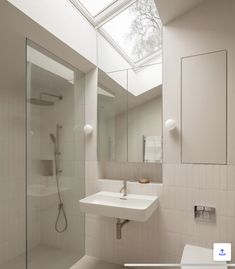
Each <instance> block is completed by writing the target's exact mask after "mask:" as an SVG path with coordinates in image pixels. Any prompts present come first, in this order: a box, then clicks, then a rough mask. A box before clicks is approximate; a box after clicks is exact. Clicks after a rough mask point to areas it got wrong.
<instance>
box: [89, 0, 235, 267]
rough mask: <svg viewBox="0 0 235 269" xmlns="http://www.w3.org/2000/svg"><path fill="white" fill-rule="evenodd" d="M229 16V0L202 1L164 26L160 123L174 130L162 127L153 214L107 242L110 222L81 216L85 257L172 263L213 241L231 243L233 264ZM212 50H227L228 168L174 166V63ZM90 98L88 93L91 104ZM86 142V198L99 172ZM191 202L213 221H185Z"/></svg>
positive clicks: (177, 159) (177, 151)
mask: <svg viewBox="0 0 235 269" xmlns="http://www.w3.org/2000/svg"><path fill="white" fill-rule="evenodd" d="M234 12H235V4H234V1H231V0H228V1H219V0H208V1H205V2H203V4H202V5H200V6H198V7H196V8H195V9H194V10H192V11H191V12H189V13H187V14H185V15H184V16H182V17H181V18H179V19H178V20H175V21H173V22H172V23H171V24H169V25H167V26H165V27H164V50H163V52H164V55H163V66H164V68H163V69H164V71H163V118H164V121H165V120H166V119H168V118H173V119H175V120H176V122H177V131H176V132H173V133H170V132H168V131H167V130H165V129H164V134H163V138H164V147H163V148H164V154H163V157H164V164H163V171H162V174H163V175H162V177H163V193H162V195H161V197H160V208H159V209H158V210H157V212H155V213H154V215H153V216H152V217H151V219H150V220H149V221H148V222H146V223H135V222H130V223H129V224H127V225H126V226H125V227H124V228H123V238H122V240H120V241H118V240H116V239H115V220H113V219H109V218H102V217H98V216H95V215H87V218H86V253H87V254H88V255H94V256H96V257H98V258H101V259H104V260H108V261H111V262H117V263H123V262H168V263H169V262H174V263H175V262H180V259H181V255H182V252H183V247H184V245H185V244H195V245H199V246H204V247H210V248H211V247H212V242H214V241H218V242H231V243H232V244H233V253H232V260H233V262H234V261H235V247H234V244H235V232H234V231H235V229H234V227H235V165H234V156H235V155H234V154H233V153H234V148H235V147H234V141H235V140H234V130H235V128H234V126H235V125H234V111H233V110H234V100H235V98H234V87H233V85H234V83H235V81H234V76H233V72H234V63H235V62H234V61H233V59H234V57H233V56H234V42H235V41H234V27H232V25H233V22H234ZM218 18H219V19H218ZM221 22H223V23H221ZM218 49H228V91H229V99H228V163H229V164H228V165H198V164H181V144H180V140H181V139H180V136H181V133H180V132H181V130H180V111H181V109H180V108H181V104H180V77H181V74H180V61H181V57H182V56H187V55H191V54H197V53H202V52H205V51H213V50H218ZM91 94H92V91H90V92H89V98H91ZM95 94H96V88H95V87H94V89H93V98H95ZM89 98H88V99H87V104H89V100H90V99H89ZM94 109H95V108H94ZM89 113H90V114H89ZM92 113H93V114H92ZM95 113H96V112H91V111H88V112H87V114H89V116H90V117H93V121H94V126H95V127H96V122H95V118H96V114H95ZM91 115H93V116H91ZM94 135H95V134H94ZM87 142H91V143H89V144H87V146H88V147H89V149H88V150H89V152H91V149H92V150H93V155H92V161H91V159H90V160H89V161H88V162H87V165H86V173H87V174H86V184H87V185H86V187H87V194H90V193H93V192H95V191H97V190H98V189H97V182H96V178H99V177H100V176H101V175H105V173H103V172H102V166H101V165H100V164H98V163H97V159H96V155H95V154H96V143H95V142H94V141H93V142H92V141H87ZM114 166H116V167H118V170H119V171H118V173H117V174H118V175H119V177H124V176H125V173H127V175H128V173H129V170H128V169H127V170H125V168H124V165H123V166H122V165H121V164H114ZM111 167H112V165H111V166H110V167H108V169H106V171H108V174H107V175H106V176H105V177H106V178H108V177H111V176H112V173H113V169H112V168H111ZM115 169H116V168H115ZM115 169H114V170H115ZM122 170H123V171H122ZM133 173H135V172H133ZM120 175H121V176H120ZM115 176H116V175H115ZM195 204H199V205H200V204H202V205H208V206H213V207H215V208H216V222H214V223H200V222H196V221H195V220H194V215H193V214H194V212H193V210H194V205H195Z"/></svg>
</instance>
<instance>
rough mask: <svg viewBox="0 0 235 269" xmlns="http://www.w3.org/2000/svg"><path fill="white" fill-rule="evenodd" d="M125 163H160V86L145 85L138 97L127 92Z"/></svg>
mask: <svg viewBox="0 0 235 269" xmlns="http://www.w3.org/2000/svg"><path fill="white" fill-rule="evenodd" d="M131 71H132V70H129V74H130V73H131ZM129 77H130V75H129ZM130 84H131V83H130ZM132 84H133V83H132ZM130 86H132V85H130ZM128 161H129V162H144V163H161V162H162V85H156V86H155V87H153V88H150V89H149V88H147V85H145V89H144V90H143V89H142V92H141V94H133V92H131V91H130V89H128Z"/></svg>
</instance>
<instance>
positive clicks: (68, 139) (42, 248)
mask: <svg viewBox="0 0 235 269" xmlns="http://www.w3.org/2000/svg"><path fill="white" fill-rule="evenodd" d="M83 126H84V75H83V74H82V73H81V72H80V71H78V70H76V69H74V68H73V67H71V66H69V65H67V64H65V63H63V62H62V61H61V60H60V59H57V58H56V57H54V56H52V55H50V54H49V53H48V52H46V51H44V50H43V49H41V48H38V47H37V46H35V45H34V44H31V43H30V46H29V45H28V47H27V132H28V137H27V238H28V239H27V246H28V255H27V256H28V269H34V268H41V269H65V268H70V266H72V265H73V264H74V263H75V262H76V261H78V260H79V259H80V258H81V257H82V256H83V255H84V236H85V235H84V230H85V228H84V216H83V214H82V213H81V212H80V210H79V204H78V200H79V199H81V198H82V197H83V196H84V189H85V187H84V183H85V181H84V178H85V176H84V161H85V160H84V135H83Z"/></svg>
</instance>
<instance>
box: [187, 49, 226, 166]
mask: <svg viewBox="0 0 235 269" xmlns="http://www.w3.org/2000/svg"><path fill="white" fill-rule="evenodd" d="M226 59H227V56H226V51H218V52H213V53H206V54H202V55H196V56H190V57H185V58H182V162H183V163H206V164H208V163H210V164H226V161H227V156H226V155H227V151H226V145H227V126H226V125H227V119H226V118H227V89H226V87H227V82H226V78H227V60H226Z"/></svg>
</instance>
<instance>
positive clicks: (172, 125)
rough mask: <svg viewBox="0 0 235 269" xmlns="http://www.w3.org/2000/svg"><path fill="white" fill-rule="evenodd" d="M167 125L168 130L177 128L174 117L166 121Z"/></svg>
mask: <svg viewBox="0 0 235 269" xmlns="http://www.w3.org/2000/svg"><path fill="white" fill-rule="evenodd" d="M165 127H166V129H167V130H168V131H172V130H174V129H175V128H176V122H175V120H173V119H168V120H166V121H165Z"/></svg>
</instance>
